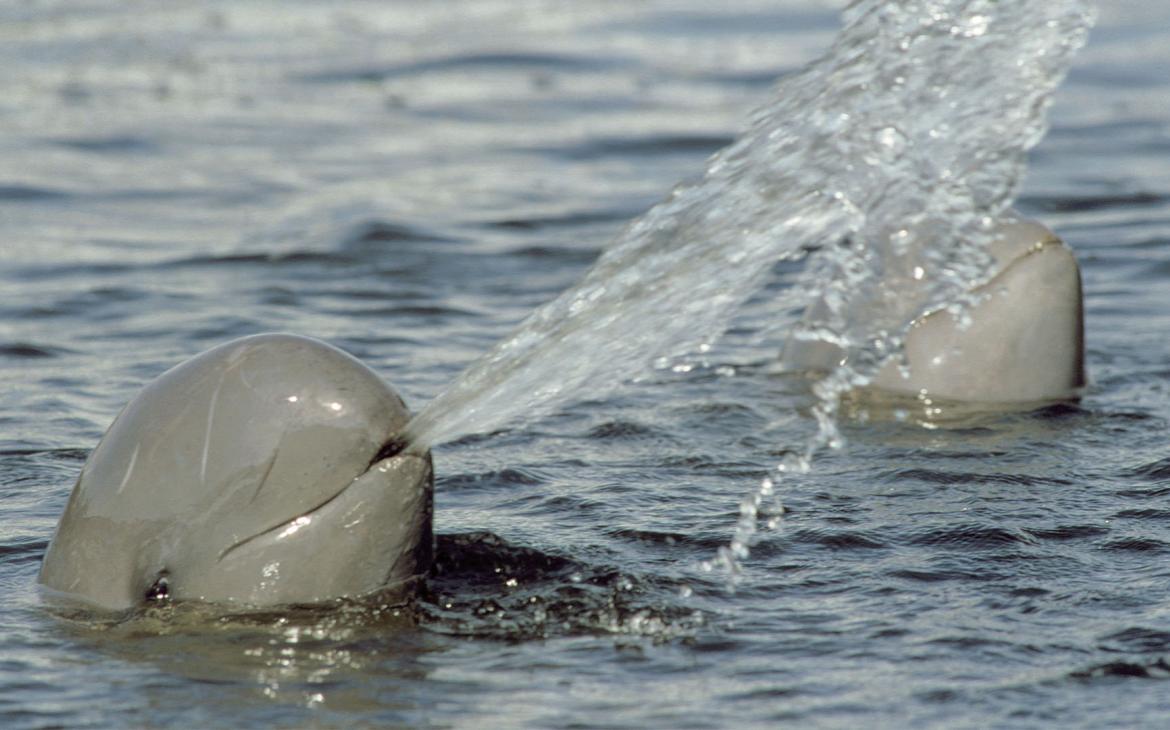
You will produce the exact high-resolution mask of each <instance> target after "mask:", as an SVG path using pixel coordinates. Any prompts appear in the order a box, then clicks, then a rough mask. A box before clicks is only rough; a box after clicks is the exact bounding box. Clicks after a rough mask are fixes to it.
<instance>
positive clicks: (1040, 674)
mask: <svg viewBox="0 0 1170 730" xmlns="http://www.w3.org/2000/svg"><path fill="white" fill-rule="evenodd" d="M839 9H840V8H839V7H837V6H835V5H832V4H827V3H817V2H780V3H762V2H761V3H754V2H736V3H731V4H728V5H726V6H720V7H718V8H716V7H714V6H712V5H711V4H710V3H680V2H670V3H665V2H663V3H643V4H632V3H611V2H603V1H601V0H597V1H596V2H595V1H592V0H591V1H590V2H576V3H573V4H572V5H567V6H554V5H545V4H539V3H532V4H519V5H517V4H515V3H510V2H508V3H505V2H500V3H494V2H488V3H484V2H465V3H446V4H442V5H433V6H432V5H422V6H418V5H416V4H408V3H401V4H397V3H393V4H384V3H364V2H345V3H336V4H330V5H328V6H326V5H322V4H320V3H300V2H292V3H280V4H277V3H270V2H246V3H211V4H206V3H177V4H176V3H172V4H168V5H167V7H166V8H165V9H164V8H162V7H161V6H159V7H158V8H155V7H154V6H141V5H137V4H129V3H127V4H120V3H119V4H107V3H93V4H89V3H75V2H70V3H52V2H44V3H20V4H10V5H7V6H5V7H3V8H0V36H2V41H3V42H0V64H2V65H3V68H5V69H6V76H5V78H6V80H7V83H6V84H5V91H6V93H5V95H4V98H3V99H2V100H0V130H2V131H3V134H0V230H2V231H3V240H2V242H0V372H2V376H0V406H2V407H0V500H2V501H3V507H4V519H3V521H0V588H2V589H3V590H2V591H0V623H2V627H3V630H2V631H0V716H2V717H3V724H4V725H5V726H6V727H14V728H19V727H30V728H31V727H51V726H67V727H125V726H145V727H152V726H171V725H186V726H200V727H202V726H208V727H237V726H243V725H250V726H277V727H305V726H309V727H312V726H320V727H363V726H365V727H385V726H390V727H395V726H405V727H431V726H435V727H451V726H455V727H541V728H545V727H661V728H680V727H727V726H731V725H739V726H745V727H774V726H777V725H782V724H785V723H787V724H791V725H794V726H801V727H804V726H851V727H852V726H858V725H865V726H869V725H874V726H889V727H902V726H923V727H925V726H934V727H943V726H945V727H985V726H989V725H994V726H1018V727H1035V726H1045V725H1053V724H1057V723H1060V724H1062V725H1066V726H1079V727H1102V726H1105V727H1109V726H1113V727H1151V728H1152V727H1162V726H1164V725H1165V723H1166V721H1167V719H1168V718H1170V703H1168V702H1167V701H1166V700H1165V696H1166V693H1165V686H1164V685H1163V684H1162V682H1163V681H1165V679H1166V678H1167V677H1170V632H1168V631H1167V629H1166V617H1167V612H1166V610H1165V608H1164V607H1165V606H1166V605H1167V602H1168V600H1170V571H1168V570H1167V568H1166V567H1165V565H1166V555H1167V551H1168V550H1170V448H1168V447H1167V444H1166V439H1165V433H1166V426H1167V422H1168V419H1170V390H1168V389H1167V385H1166V383H1167V382H1168V381H1167V378H1168V377H1170V367H1168V366H1167V362H1170V344H1168V343H1170V340H1168V339H1167V338H1166V337H1165V332H1166V331H1167V329H1168V327H1170V315H1168V312H1170V307H1168V303H1170V253H1168V249H1167V243H1168V237H1170V202H1168V201H1170V172H1168V171H1170V166H1168V165H1167V164H1166V162H1167V158H1168V153H1170V88H1168V84H1167V81H1166V80H1167V79H1168V78H1170V51H1167V49H1168V48H1170V42H1168V38H1167V31H1166V28H1170V11H1167V10H1165V9H1163V8H1160V7H1158V6H1155V5H1153V4H1150V3H1139V2H1136V0H1134V1H1130V0H1123V1H1120V2H1112V3H1109V4H1108V5H1107V6H1106V7H1102V8H1101V18H1100V22H1099V24H1098V27H1097V28H1096V30H1095V31H1094V33H1093V35H1092V37H1091V39H1090V43H1089V45H1088V46H1087V47H1086V48H1085V49H1084V50H1083V51H1082V53H1081V55H1080V57H1079V59H1078V61H1077V63H1076V65H1075V66H1074V68H1073V71H1072V73H1071V75H1070V77H1069V79H1068V81H1067V83H1066V84H1065V86H1064V87H1063V88H1062V89H1061V91H1060V92H1059V93H1058V95H1057V98H1056V103H1055V106H1054V108H1053V110H1052V112H1051V114H1050V121H1051V131H1050V133H1049V135H1048V137H1047V138H1046V139H1045V140H1044V141H1043V142H1042V143H1041V144H1040V145H1039V147H1037V148H1036V150H1035V151H1034V153H1033V154H1032V156H1031V168H1030V172H1029V176H1028V178H1027V179H1026V182H1025V184H1024V187H1023V190H1022V193H1021V198H1020V200H1019V206H1020V208H1021V209H1022V210H1024V211H1025V212H1026V213H1028V214H1031V215H1035V216H1037V217H1039V218H1041V219H1042V220H1044V221H1045V222H1046V223H1047V224H1048V225H1050V226H1051V227H1052V228H1054V229H1055V230H1057V231H1058V232H1059V233H1060V234H1061V235H1062V236H1064V237H1065V238H1066V239H1067V240H1068V241H1069V243H1070V244H1071V245H1072V246H1073V248H1074V249H1075V250H1076V251H1077V253H1078V256H1079V257H1080V259H1081V261H1082V266H1083V270H1084V276H1085V287H1086V317H1087V329H1088V331H1087V338H1088V367H1089V372H1090V378H1091V381H1092V384H1091V386H1090V387H1089V389H1088V390H1087V392H1086V394H1085V397H1084V398H1083V399H1082V401H1081V402H1080V403H1079V404H1075V405H1057V406H1049V407H1044V408H1040V409H1036V410H1025V411H1022V412H1016V413H1008V414H985V415H971V416H969V417H965V418H962V419H959V420H957V421H955V422H952V423H950V424H948V425H947V427H945V428H937V429H930V428H924V427H923V426H921V425H920V424H919V421H920V419H919V418H918V417H917V414H915V413H914V412H913V411H911V412H910V413H909V414H908V417H907V418H906V420H905V421H904V422H897V421H894V420H891V419H880V418H870V419H869V421H868V422H865V421H862V420H860V419H843V421H842V428H843V431H844V435H845V437H846V439H847V441H848V444H847V446H846V447H845V448H844V449H842V450H840V451H832V452H827V453H825V454H823V455H822V456H821V457H820V459H819V460H818V462H817V463H816V464H815V466H814V468H813V470H812V471H811V472H810V473H809V474H807V475H804V476H801V477H799V478H797V479H789V480H786V481H783V482H780V483H779V486H778V489H779V491H780V494H779V496H780V498H781V500H782V502H783V504H784V506H785V507H786V512H785V513H784V514H783V515H780V514H778V512H775V511H773V512H769V511H768V510H769V509H771V508H770V507H769V506H768V503H766V504H765V514H764V515H763V518H764V519H763V522H764V523H765V524H766V523H767V522H769V521H770V520H773V518H775V526H774V528H772V529H765V530H763V531H762V532H761V533H759V535H758V537H757V542H756V544H755V545H754V547H753V549H752V554H751V557H750V559H749V560H748V561H747V562H746V563H745V569H744V572H743V574H742V575H741V577H740V578H739V580H738V582H737V583H736V589H735V591H734V592H733V593H732V592H729V591H728V589H727V585H728V584H727V580H726V578H725V577H724V576H722V575H721V574H719V573H718V572H712V573H708V572H705V571H703V570H702V568H701V565H702V563H703V561H707V560H709V559H710V558H711V557H712V555H713V554H714V553H715V551H716V550H717V549H718V548H719V547H720V546H721V545H725V544H726V543H727V540H728V538H729V536H730V535H731V533H732V530H733V529H734V527H735V524H736V520H737V518H738V515H739V501H740V499H741V498H742V497H743V496H744V494H746V493H748V492H750V491H751V490H752V489H753V488H754V487H755V485H756V484H758V483H759V481H760V480H761V479H762V478H763V477H764V476H765V475H767V474H769V473H770V472H771V470H772V469H773V467H774V466H775V464H776V463H778V462H779V461H780V460H781V459H783V458H784V456H785V455H786V454H787V453H789V451H790V450H791V449H793V448H795V447H797V446H798V445H799V444H801V443H803V441H802V440H803V439H805V438H807V436H808V434H809V433H810V431H811V429H813V428H814V425H813V424H812V422H811V419H810V417H809V415H808V411H807V406H808V405H809V399H808V395H807V391H806V390H804V389H803V388H802V387H801V386H800V384H799V383H794V382H793V381H792V379H790V378H785V377H782V376H779V375H777V374H776V372H775V368H774V363H775V359H776V354H777V351H778V348H779V345H780V341H779V340H778V339H776V338H775V337H774V336H771V335H770V334H769V333H768V332H767V326H768V322H767V317H766V309H767V307H766V303H767V299H766V294H765V295H763V296H762V297H757V298H756V299H755V300H754V304H752V306H751V307H750V308H749V310H748V311H746V312H745V314H744V316H743V317H742V318H741V320H739V321H737V322H736V323H735V324H734V325H733V328H732V330H731V331H730V332H729V334H728V336H727V337H725V338H724V339H723V340H722V341H721V342H720V344H719V346H718V347H716V348H715V349H714V350H712V351H711V352H710V353H708V355H707V356H706V357H705V358H695V359H694V360H693V361H691V362H689V366H688V367H683V368H676V369H673V370H672V369H669V368H668V369H666V370H659V371H654V372H653V374H652V375H651V376H648V377H644V378H643V379H642V382H640V383H638V384H636V385H635V386H632V387H627V388H624V389H620V390H617V391H614V392H613V393H611V394H608V395H605V396H601V397H598V398H596V399H592V400H591V399H589V398H588V397H586V398H580V399H574V400H572V401H571V402H567V403H566V404H564V405H563V406H562V407H560V408H558V409H556V410H554V411H553V412H551V413H550V414H549V415H548V416H546V417H545V418H543V419H541V420H538V421H535V422H532V423H527V424H520V425H513V426H511V427H503V428H502V429H501V430H496V431H492V432H489V433H479V434H473V435H469V436H467V437H465V438H462V439H459V440H456V441H454V442H451V443H447V444H443V445H441V446H439V447H438V448H437V449H436V451H435V459H436V471H437V474H438V475H439V481H438V485H437V494H436V505H437V514H436V523H437V524H436V526H437V530H438V532H439V533H440V539H439V556H440V559H439V564H438V566H437V569H436V575H435V577H434V578H433V579H432V580H431V582H430V588H429V592H428V593H427V594H426V595H425V596H423V597H422V598H421V599H420V601H419V603H418V605H417V606H415V607H414V609H413V610H412V611H408V612H400V613H399V614H398V615H395V613H394V612H393V611H387V612H384V613H381V614H371V613H370V612H368V611H363V610H356V609H353V608H352V607H339V608H337V609H336V610H331V611H326V612H323V613H320V612H309V613H292V614H279V615H259V616H250V617H237V618H235V619H233V620H231V621H223V622H217V623H214V624H213V625H212V626H210V627H209V625H208V623H207V622H206V621H203V620H199V617H192V616H188V615H186V614H185V613H184V612H183V611H182V610H178V611H177V612H172V613H171V614H165V613H164V615H147V616H141V617H138V618H137V619H135V620H134V621H129V622H124V623H122V624H117V625H113V626H108V625H102V626H98V627H94V626H90V625H89V624H87V623H86V622H84V621H72V620H69V619H68V618H64V619H63V618H58V617H55V616H53V615H52V614H51V613H49V612H47V611H46V610H45V608H44V607H43V606H42V604H41V602H40V599H39V597H38V595H37V593H36V590H35V574H36V570H37V568H38V565H39V561H40V556H41V554H42V553H43V551H44V548H45V546H46V544H47V542H48V539H49V537H50V535H51V533H52V529H53V525H54V524H55V521H56V518H57V515H58V514H59V513H60V510H61V509H62V507H63V505H64V502H65V499H66V497H67V495H68V492H69V489H70V487H71V486H72V482H73V480H74V479H75V477H76V474H77V472H78V470H79V469H80V466H81V464H82V463H83V461H84V459H85V457H86V455H87V454H88V451H89V450H90V449H91V448H92V447H93V445H94V443H96V441H97V439H98V438H99V437H100V435H101V433H102V432H103V431H104V429H105V428H106V426H107V425H108V424H109V422H110V420H111V419H112V418H113V417H114V415H115V414H116V413H117V411H118V409H119V408H120V407H121V406H122V405H123V404H124V403H125V402H126V401H127V400H128V399H129V398H130V397H132V395H133V394H134V393H135V392H136V391H137V390H138V388H140V387H141V386H142V384H143V383H144V382H146V381H147V380H148V379H149V378H151V377H154V376H155V375H157V374H159V373H161V372H162V371H163V370H164V369H166V368H167V367H169V366H170V365H173V364H174V363H176V362H178V361H180V360H182V359H183V358H186V357H189V356H191V355H193V354H195V353H197V352H199V351H201V350H203V349H205V348H207V347H209V346H211V345H214V344H217V343H219V342H222V341H224V340H226V339H229V338H232V337H237V336H242V335H246V334H250V333H254V332H260V331H270V330H287V331H295V332H300V333H303V334H308V335H313V336H317V337H321V338H323V339H327V340H329V341H330V342H333V343H335V344H337V345H339V346H341V347H343V348H345V349H346V350H348V351H350V352H352V353H354V354H355V355H357V356H359V357H361V358H362V359H363V360H365V361H366V362H367V363H369V364H371V366H373V367H374V368H375V369H377V370H378V371H379V372H381V373H382V374H384V375H385V376H386V377H387V379H388V380H390V381H391V382H392V383H394V384H395V386H396V387H398V388H399V389H400V390H401V391H402V392H403V394H404V395H405V396H406V398H407V400H408V401H409V402H410V403H411V404H412V405H413V406H415V407H416V408H417V407H419V406H421V405H423V404H425V403H427V402H428V401H430V400H431V399H432V398H433V397H435V396H436V395H437V394H438V393H439V392H440V391H441V390H442V389H443V388H444V387H445V386H446V385H447V384H448V383H449V382H450V381H451V380H452V379H453V378H454V377H455V376H456V374H457V373H458V372H459V371H460V370H461V369H462V368H463V367H464V366H466V365H467V364H468V363H469V362H470V361H471V360H472V359H474V358H475V357H476V356H478V355H479V354H480V353H482V352H484V351H485V350H486V349H487V348H488V347H490V346H491V345H492V344H493V343H495V342H496V341H498V340H499V338H501V337H502V336H504V335H505V334H506V333H507V332H509V331H510V330H511V329H512V327H514V326H515V325H516V324H517V323H518V322H519V321H520V320H521V319H522V318H523V317H524V316H525V315H527V314H528V313H529V312H530V311H531V310H532V309H533V308H534V307H536V306H537V305H539V304H542V303H544V302H546V301H548V300H549V299H551V298H552V297H554V296H555V295H556V294H557V293H559V292H561V291H563V290H564V289H565V288H566V287H568V286H569V285H571V284H572V283H573V282H575V281H576V280H578V279H579V277H580V276H581V275H582V274H583V273H584V272H585V270H586V269H587V268H588V267H589V265H590V264H591V263H592V262H593V261H594V260H595V259H596V257H597V256H598V254H599V252H600V250H601V247H602V246H603V245H604V244H605V243H606V242H607V241H609V240H611V239H612V238H613V237H614V236H615V235H617V234H618V232H619V231H620V230H621V228H622V227H623V226H624V225H625V223H626V222H627V221H629V220H630V219H632V218H633V217H635V216H636V215H638V214H640V213H642V212H643V211H644V210H646V209H647V208H648V207H649V206H650V205H652V204H653V203H655V202H657V201H658V200H660V199H661V198H662V196H663V195H664V194H665V193H666V191H668V190H670V189H671V187H672V186H673V185H674V184H675V183H677V182H678V181H679V180H686V179H694V177H695V176H696V175H698V174H699V173H700V172H701V170H702V169H703V166H704V160H705V159H706V158H707V156H708V155H710V154H711V153H714V152H715V151H716V150H718V149H720V148H721V147H723V146H724V145H726V144H728V143H730V142H731V141H732V140H734V139H735V137H736V135H737V134H738V133H739V131H740V130H741V128H742V126H743V123H744V119H745V116H746V114H747V113H748V111H749V110H750V109H752V108H755V107H757V106H758V105H759V104H760V103H761V102H762V101H763V100H764V99H765V98H766V96H767V94H768V90H769V88H770V86H771V84H772V81H773V80H774V79H775V78H776V77H777V76H779V75H780V74H782V73H786V72H790V71H793V70H795V69H796V68H798V67H800V66H801V65H802V64H804V63H805V62H807V61H809V60H811V59H813V58H814V57H815V56H817V55H818V54H820V53H822V52H823V51H824V50H825V49H826V48H828V46H829V44H830V43H831V41H832V38H833V36H834V34H835V32H836V30H837V28H838V26H839V23H838V20H837V14H838V11H839ZM785 275H786V272H776V277H777V279H776V281H775V282H774V287H779V286H780V285H781V284H782V283H783V280H784V276H785ZM768 291H772V292H773V293H776V292H778V289H777V288H773V289H771V290H769V289H767V288H766V289H765V292H768Z"/></svg>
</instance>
